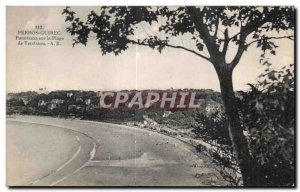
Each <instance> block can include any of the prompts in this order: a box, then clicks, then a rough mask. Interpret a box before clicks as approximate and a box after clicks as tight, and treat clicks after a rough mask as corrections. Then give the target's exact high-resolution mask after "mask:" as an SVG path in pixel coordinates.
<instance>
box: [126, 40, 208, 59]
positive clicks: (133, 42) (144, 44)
mask: <svg viewBox="0 0 300 192" xmlns="http://www.w3.org/2000/svg"><path fill="white" fill-rule="evenodd" d="M129 43H131V44H136V45H143V46H148V47H149V44H148V43H144V42H139V41H134V40H129ZM163 45H164V46H166V47H171V48H175V49H183V50H185V51H188V52H190V53H193V54H195V55H197V56H199V57H201V58H203V59H205V60H207V61H209V62H211V61H210V58H208V57H206V56H204V55H202V54H200V53H197V52H196V51H194V50H192V49H188V48H186V47H183V46H179V45H170V44H163Z"/></svg>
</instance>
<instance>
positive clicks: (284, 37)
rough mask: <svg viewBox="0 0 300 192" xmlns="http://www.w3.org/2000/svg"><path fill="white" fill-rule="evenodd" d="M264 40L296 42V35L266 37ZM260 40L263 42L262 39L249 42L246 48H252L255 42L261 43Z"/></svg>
mask: <svg viewBox="0 0 300 192" xmlns="http://www.w3.org/2000/svg"><path fill="white" fill-rule="evenodd" d="M264 39H268V40H270V39H291V40H294V35H288V36H281V37H265V38H264ZM260 40H262V39H256V40H254V41H251V42H249V43H247V44H246V45H245V46H247V47H248V46H250V45H251V44H253V43H255V42H258V41H260Z"/></svg>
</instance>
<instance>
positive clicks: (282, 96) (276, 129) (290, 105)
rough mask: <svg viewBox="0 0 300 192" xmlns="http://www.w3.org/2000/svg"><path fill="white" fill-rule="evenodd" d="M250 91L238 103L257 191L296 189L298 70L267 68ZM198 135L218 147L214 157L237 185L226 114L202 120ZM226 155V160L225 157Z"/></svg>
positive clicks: (224, 174) (202, 117) (220, 167)
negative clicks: (296, 74)
mask: <svg viewBox="0 0 300 192" xmlns="http://www.w3.org/2000/svg"><path fill="white" fill-rule="evenodd" d="M249 85H250V86H251V90H250V91H248V92H242V93H240V97H238V99H237V104H238V108H239V111H240V117H241V122H242V126H243V129H244V131H245V132H247V139H248V143H249V147H250V151H251V157H252V170H253V172H254V174H255V178H254V183H253V185H254V186H293V185H295V146H294V145H295V135H294V129H295V92H294V65H289V66H286V67H284V68H282V69H281V70H279V71H276V70H274V69H270V68H267V69H266V70H265V72H264V73H263V74H261V75H260V76H259V79H258V82H257V83H256V84H255V85H251V84H249ZM197 122H198V123H199V127H197V128H196V129H195V130H194V131H195V133H196V135H197V136H198V137H199V138H201V139H202V140H204V141H205V142H207V143H210V144H212V145H213V146H216V148H215V149H213V150H211V151H210V155H211V157H212V159H213V161H214V162H215V163H216V164H217V165H218V167H219V171H220V172H221V174H222V175H223V176H224V178H226V179H227V180H229V181H230V182H231V183H232V184H234V185H236V184H239V182H238V177H235V176H234V175H233V174H232V173H231V172H230V170H236V171H237V172H238V169H237V166H236V160H235V158H234V156H233V151H232V149H231V142H230V138H229V133H228V131H227V129H226V128H227V126H228V121H227V119H226V117H225V116H224V115H223V114H220V113H216V114H213V115H212V116H211V117H207V116H205V115H203V114H199V115H198V118H197ZM224 154H225V155H224Z"/></svg>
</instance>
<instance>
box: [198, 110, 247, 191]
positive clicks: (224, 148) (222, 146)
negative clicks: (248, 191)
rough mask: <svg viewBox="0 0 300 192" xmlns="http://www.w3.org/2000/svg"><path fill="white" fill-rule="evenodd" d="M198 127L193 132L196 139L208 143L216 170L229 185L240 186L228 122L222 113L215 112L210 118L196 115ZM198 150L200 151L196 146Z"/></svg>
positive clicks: (199, 114) (201, 114) (204, 115)
mask: <svg viewBox="0 0 300 192" xmlns="http://www.w3.org/2000/svg"><path fill="white" fill-rule="evenodd" d="M196 121H197V122H198V127H196V128H195V129H194V130H193V131H194V133H195V134H196V136H197V138H199V139H201V140H203V141H204V142H206V143H209V144H210V145H211V146H212V148H211V149H209V150H208V152H209V156H210V157H211V159H212V161H213V163H215V164H216V165H217V170H218V171H219V172H220V174H221V175H222V176H223V178H224V179H225V180H227V181H228V182H229V183H230V184H231V185H235V186H237V185H241V181H240V179H241V178H240V176H238V174H237V173H238V172H239V169H238V165H237V163H236V158H235V156H234V153H233V148H232V143H231V140H230V136H229V132H228V121H227V118H226V116H225V114H224V113H223V112H215V113H213V114H211V115H210V116H207V115H206V114H204V113H198V114H197V117H196ZM198 150H202V149H201V147H200V146H198Z"/></svg>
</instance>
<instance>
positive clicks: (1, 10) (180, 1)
mask: <svg viewBox="0 0 300 192" xmlns="http://www.w3.org/2000/svg"><path fill="white" fill-rule="evenodd" d="M241 3H243V4H244V5H294V6H296V8H298V11H299V7H300V1H299V0H263V1H262V0H260V1H259V0H252V1H241V0H223V1H217V0H213V1H212V0H207V1H199V0H198V1H197V0H164V1H162V0H143V1H141V0H126V1H121V0H100V1H99V0H89V1H87V0H64V1H61V0H51V1H41V0H40V1H38V0H1V1H0V4H1V6H0V22H1V26H0V29H1V30H0V42H1V52H0V73H1V74H0V80H1V83H0V90H1V91H0V105H1V106H0V114H1V115H0V129H1V131H0V162H1V163H0V170H1V173H0V191H1V192H2V191H8V190H18V191H19V190H26V191H37V192H38V191H44V190H49V189H50V190H52V189H51V188H47V189H26V188H25V189H8V188H7V187H6V186H5V94H6V88H5V71H6V70H5V55H6V51H5V50H6V44H5V43H4V42H6V40H5V33H6V20H5V14H6V10H5V9H6V6H50V5H52V6H54V5H62V6H65V5H73V6H75V5H81V6H83V5H215V6H218V5H241ZM297 26H299V19H297ZM298 31H299V30H298ZM297 37H298V33H297ZM298 38H299V37H298ZM296 55H299V49H298V50H297V53H296ZM298 68H299V67H297V69H298ZM297 75H298V73H297ZM298 84H299V76H298V77H297V85H298ZM298 96H299V94H298ZM298 99H299V98H298ZM297 103H298V104H299V101H298V102H297ZM297 107H299V106H298V105H297ZM299 116H300V115H299V113H297V119H298V120H299ZM296 129H297V137H298V138H299V132H300V130H298V127H297V128H296ZM297 154H299V147H298V145H297ZM297 159H298V161H297V167H298V166H299V158H297ZM297 184H298V185H299V175H297ZM56 190H57V191H65V190H68V191H69V190H75V189H73V188H72V189H56ZM88 190H99V189H97V188H95V189H83V188H80V189H76V191H88ZM111 190H112V189H105V188H104V189H101V191H111ZM121 190H122V191H123V190H130V191H131V190H142V189H114V191H121ZM148 190H149V189H148ZM154 190H158V191H173V190H174V189H154ZM180 190H182V191H188V190H190V189H180ZM201 190H204V189H201ZM217 190H218V189H213V190H210V191H217ZM228 190H231V189H228ZM238 190H242V189H238ZM271 190H272V189H270V190H267V191H271ZM280 190H282V189H280ZM258 191H266V189H259V190H258Z"/></svg>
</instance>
